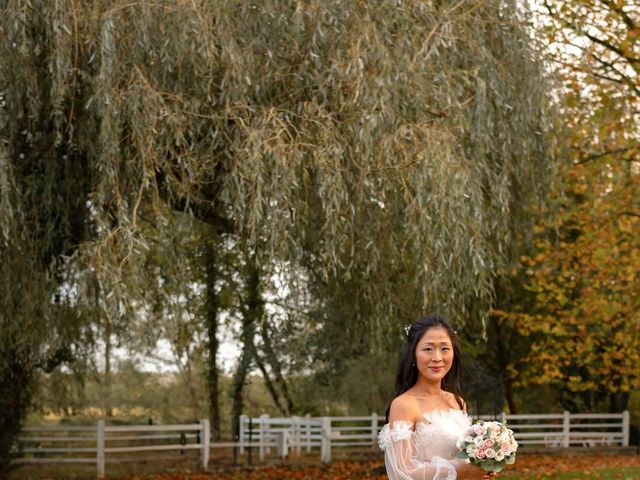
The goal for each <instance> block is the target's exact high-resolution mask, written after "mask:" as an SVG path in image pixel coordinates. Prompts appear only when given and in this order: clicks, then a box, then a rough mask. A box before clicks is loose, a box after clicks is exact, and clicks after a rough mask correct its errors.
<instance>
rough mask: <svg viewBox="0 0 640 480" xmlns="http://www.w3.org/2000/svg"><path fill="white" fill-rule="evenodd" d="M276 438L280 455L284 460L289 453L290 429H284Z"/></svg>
mask: <svg viewBox="0 0 640 480" xmlns="http://www.w3.org/2000/svg"><path fill="white" fill-rule="evenodd" d="M276 438H277V439H278V443H277V450H278V455H279V456H280V458H281V459H282V460H284V459H286V458H287V456H288V455H289V430H286V429H285V430H282V431H281V432H280V433H278V435H276Z"/></svg>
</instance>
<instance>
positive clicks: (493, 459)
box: [456, 420, 518, 472]
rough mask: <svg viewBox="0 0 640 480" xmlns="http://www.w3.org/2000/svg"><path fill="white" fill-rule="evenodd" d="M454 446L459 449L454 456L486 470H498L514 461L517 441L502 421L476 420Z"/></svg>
mask: <svg viewBox="0 0 640 480" xmlns="http://www.w3.org/2000/svg"><path fill="white" fill-rule="evenodd" d="M456 446H457V447H458V448H459V449H460V452H459V453H458V455H457V457H456V458H460V459H464V460H466V459H469V460H470V461H471V463H473V464H475V465H480V466H481V467H482V468H483V469H484V470H485V471H487V472H500V471H501V470H502V469H503V468H504V467H505V465H511V464H513V463H515V461H516V450H517V449H518V442H516V440H515V438H514V437H513V431H512V430H510V429H508V428H507V427H506V426H505V425H504V424H503V423H500V422H485V421H484V420H478V421H477V422H476V423H475V424H473V425H471V426H470V427H469V429H468V430H467V431H466V432H465V434H464V436H463V437H462V438H461V439H460V440H458V443H457V444H456Z"/></svg>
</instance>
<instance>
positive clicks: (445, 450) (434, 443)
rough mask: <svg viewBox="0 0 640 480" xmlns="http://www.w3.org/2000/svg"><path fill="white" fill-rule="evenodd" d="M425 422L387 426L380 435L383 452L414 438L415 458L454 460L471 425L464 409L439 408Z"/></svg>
mask: <svg viewBox="0 0 640 480" xmlns="http://www.w3.org/2000/svg"><path fill="white" fill-rule="evenodd" d="M422 417H423V421H420V422H417V423H416V424H415V428H414V424H413V422H406V421H396V422H394V423H393V427H389V424H387V425H385V426H384V427H383V428H382V430H381V431H380V434H379V435H378V443H379V445H380V448H381V449H382V450H386V448H387V447H388V446H389V445H390V442H395V441H398V440H407V439H410V440H411V443H412V444H413V447H414V448H413V453H414V455H415V459H416V460H418V461H421V462H429V461H431V459H432V458H433V457H436V456H437V457H440V458H443V459H446V460H453V459H454V458H455V456H456V454H457V453H458V448H457V447H456V442H457V441H458V439H460V438H461V437H462V436H463V433H464V432H465V431H466V430H467V428H468V427H469V426H470V425H471V418H469V416H468V415H467V413H466V412H464V411H463V410H457V409H454V408H452V409H449V410H444V409H436V410H432V411H430V412H425V413H423V414H422Z"/></svg>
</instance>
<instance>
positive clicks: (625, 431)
mask: <svg viewBox="0 0 640 480" xmlns="http://www.w3.org/2000/svg"><path fill="white" fill-rule="evenodd" d="M629 420H630V419H629V410H625V411H624V412H622V446H623V447H628V446H629V423H630V421H629Z"/></svg>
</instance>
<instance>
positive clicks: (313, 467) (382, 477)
mask: <svg viewBox="0 0 640 480" xmlns="http://www.w3.org/2000/svg"><path fill="white" fill-rule="evenodd" d="M189 453H191V455H185V456H184V457H178V458H174V459H170V458H167V457H168V456H166V455H162V454H159V455H156V456H147V458H138V460H140V461H137V462H132V463H129V462H125V463H108V464H107V478H108V479H109V480H116V479H117V480H186V479H189V480H214V479H216V480H316V479H318V480H386V478H387V476H386V474H385V472H384V463H383V461H382V459H381V456H380V455H379V454H375V455H374V454H372V453H369V455H368V456H364V455H361V456H359V457H358V458H354V457H355V455H354V457H351V458H349V456H342V455H341V456H340V457H341V458H336V459H335V461H334V462H333V463H331V464H330V465H324V466H322V465H320V464H319V462H318V457H317V455H303V456H302V457H296V456H293V457H292V458H290V460H289V461H286V462H279V461H278V460H277V459H273V458H272V459H269V463H267V464H262V465H258V466H256V465H253V466H247V465H240V466H238V467H233V466H232V465H231V457H222V456H220V455H219V456H217V458H216V457H214V458H213V459H212V462H211V464H210V469H211V471H209V472H197V457H196V455H194V454H193V452H189ZM243 460H244V459H243ZM95 478H96V470H95V467H94V466H91V465H84V466H83V465H25V466H22V467H20V468H18V469H16V470H14V471H13V472H12V473H11V474H9V476H8V478H7V480H95ZM499 478H504V479H505V480H586V479H590V480H609V479H611V480H617V479H621V480H631V479H633V480H638V479H640V456H638V455H633V454H632V455H629V454H626V455H604V454H595V453H594V454H590V455H536V454H522V455H520V456H519V457H518V460H517V462H516V464H515V465H514V466H510V467H508V468H507V470H506V471H504V472H503V473H501V475H500V477H499Z"/></svg>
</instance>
